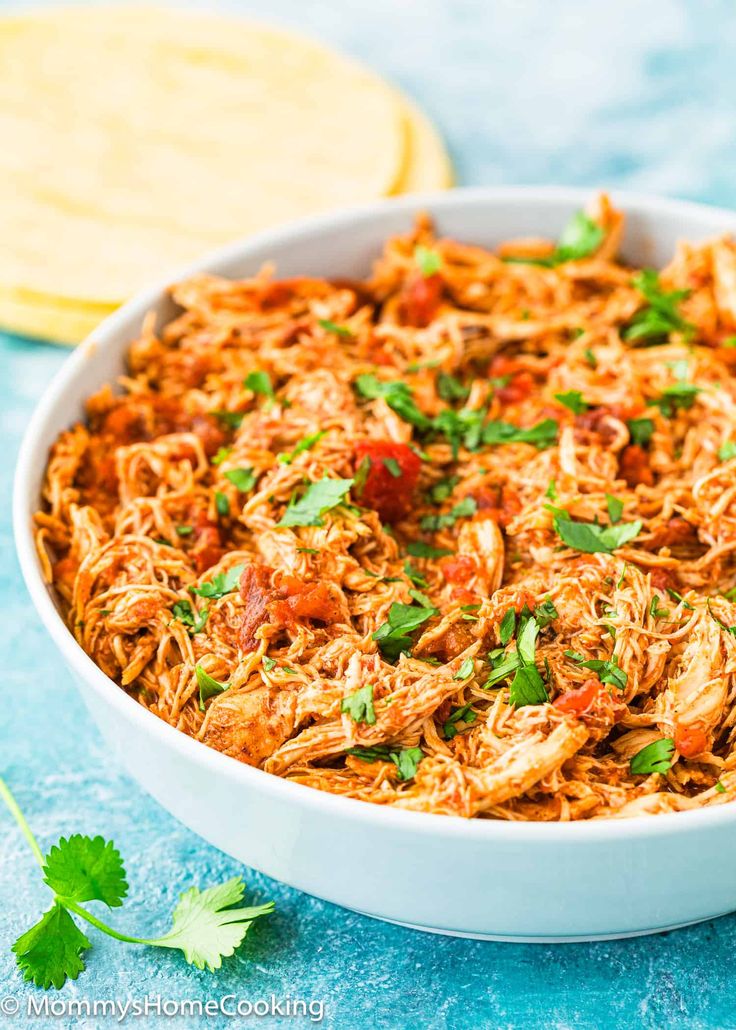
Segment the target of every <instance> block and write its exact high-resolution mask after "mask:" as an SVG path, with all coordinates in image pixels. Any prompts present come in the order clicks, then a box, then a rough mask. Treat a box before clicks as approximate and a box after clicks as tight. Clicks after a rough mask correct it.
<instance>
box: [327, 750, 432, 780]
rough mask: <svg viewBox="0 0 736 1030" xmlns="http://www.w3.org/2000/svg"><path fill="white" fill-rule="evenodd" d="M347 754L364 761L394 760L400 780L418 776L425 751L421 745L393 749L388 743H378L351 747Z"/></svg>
mask: <svg viewBox="0 0 736 1030" xmlns="http://www.w3.org/2000/svg"><path fill="white" fill-rule="evenodd" d="M345 754H346V755H354V756H355V758H359V759H360V760H361V761H362V762H393V763H394V765H395V766H396V769H397V771H398V777H399V779H400V780H403V781H405V780H410V779H412V777H414V776H416V772H417V769H418V767H419V763H420V762H421V760H422V759H423V758H424V752H423V751H422V749H421V748H419V747H410V748H402V749H400V750H399V751H395V750H392V748H391V747H390V746H389V745H388V744H376V745H375V746H374V747H349V748H348V749H347V750H346V752H345Z"/></svg>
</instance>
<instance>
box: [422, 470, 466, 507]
mask: <svg viewBox="0 0 736 1030" xmlns="http://www.w3.org/2000/svg"><path fill="white" fill-rule="evenodd" d="M459 482H460V476H447V477H446V478H445V479H439V480H437V482H436V483H434V484H433V485H432V486H431V487H430V488H429V491H428V492H429V499H430V500H431V501H432V503H433V504H442V502H443V501H446V500H447V498H448V497H450V495H451V494H452V492H453V490H454V489H455V487H456V486H457V484H458V483H459Z"/></svg>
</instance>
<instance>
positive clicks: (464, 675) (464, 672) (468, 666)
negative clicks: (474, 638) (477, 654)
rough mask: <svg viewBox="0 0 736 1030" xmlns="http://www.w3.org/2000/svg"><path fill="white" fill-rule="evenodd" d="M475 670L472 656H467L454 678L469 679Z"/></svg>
mask: <svg viewBox="0 0 736 1030" xmlns="http://www.w3.org/2000/svg"><path fill="white" fill-rule="evenodd" d="M474 672H475V662H474V661H473V659H472V658H466V659H465V661H464V662H463V663H462V665H461V666H460V668H459V669H458V670H457V672H456V673H455V675H454V676H453V677H452V678H453V679H454V680H469V679H470V677H471V676H472V675H473V674H474Z"/></svg>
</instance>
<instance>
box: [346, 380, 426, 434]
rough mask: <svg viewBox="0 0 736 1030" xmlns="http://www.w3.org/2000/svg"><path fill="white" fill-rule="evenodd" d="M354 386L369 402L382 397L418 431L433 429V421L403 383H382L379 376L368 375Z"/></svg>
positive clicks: (408, 387)
mask: <svg viewBox="0 0 736 1030" xmlns="http://www.w3.org/2000/svg"><path fill="white" fill-rule="evenodd" d="M353 385H354V387H355V389H356V390H357V392H358V393H359V394H360V395H361V397H365V398H367V399H368V400H375V399H376V398H378V397H382V398H383V399H384V400H385V401H386V404H388V406H389V408H391V410H392V411H395V412H396V414H397V415H398V416H399V417H400V418H403V419H404V421H405V422H409V423H410V424H411V425H413V426H416V427H417V429H421V430H427V429H430V428H431V425H432V420H431V419H429V418H427V416H426V415H425V414H424V413H423V412H421V411H420V410H419V408H418V407H417V406H416V403H415V401H414V395H413V391H412V389H411V387H410V386H407V384H406V383H402V382H401V380H397V379H393V380H391V381H390V382H382V381H381V380H380V379H379V378H378V377H377V376H374V375H372V374H371V373H366V374H364V375H360V376H358V378H357V379H356V380H355V382H354V384H353Z"/></svg>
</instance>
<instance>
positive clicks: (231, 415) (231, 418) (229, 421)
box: [210, 410, 245, 464]
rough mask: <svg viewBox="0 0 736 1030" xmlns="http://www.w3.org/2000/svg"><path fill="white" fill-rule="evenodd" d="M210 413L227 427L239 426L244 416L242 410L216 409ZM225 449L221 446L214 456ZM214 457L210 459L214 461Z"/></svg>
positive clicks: (234, 427)
mask: <svg viewBox="0 0 736 1030" xmlns="http://www.w3.org/2000/svg"><path fill="white" fill-rule="evenodd" d="M210 415H214V417H215V418H216V419H218V421H220V422H222V424H223V425H225V426H227V427H228V429H237V428H238V427H239V426H240V423H241V422H242V421H243V419H244V418H245V413H244V412H242V411H224V410H218V411H211V412H210ZM225 449H226V448H224V447H221V448H220V450H219V451H218V452H217V454H216V455H215V458H217V457H218V455H220V454H221V453H222V451H223V450H225ZM228 453H229V449H228ZM215 458H213V459H212V460H213V461H215ZM220 460H221V461H223V460H224V458H221V459H220ZM215 464H218V462H215Z"/></svg>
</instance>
